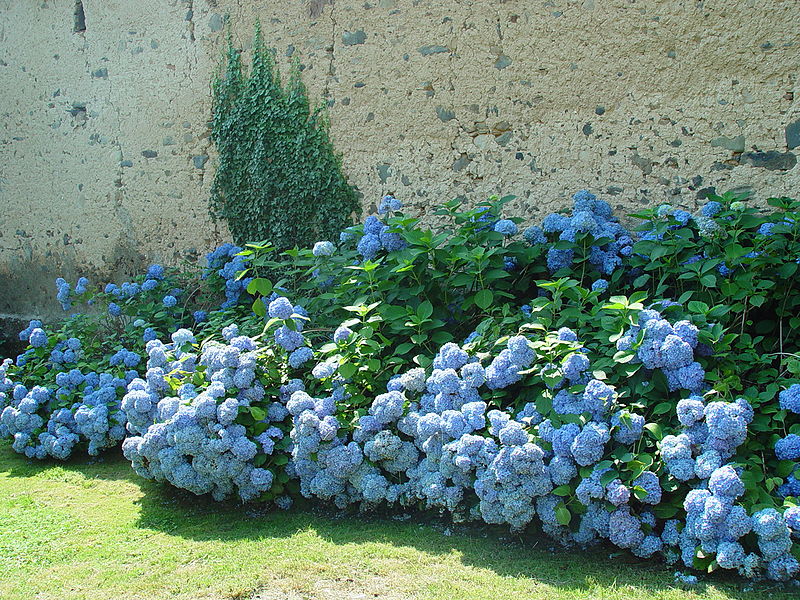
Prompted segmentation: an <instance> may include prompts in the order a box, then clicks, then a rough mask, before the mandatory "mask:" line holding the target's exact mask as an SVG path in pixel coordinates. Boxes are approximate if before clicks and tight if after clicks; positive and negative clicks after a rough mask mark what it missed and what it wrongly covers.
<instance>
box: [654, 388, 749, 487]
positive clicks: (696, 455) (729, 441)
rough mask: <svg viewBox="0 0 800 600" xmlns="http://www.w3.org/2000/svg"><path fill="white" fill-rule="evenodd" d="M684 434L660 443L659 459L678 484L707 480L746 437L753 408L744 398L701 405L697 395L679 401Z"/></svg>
mask: <svg viewBox="0 0 800 600" xmlns="http://www.w3.org/2000/svg"><path fill="white" fill-rule="evenodd" d="M677 412H678V420H679V421H680V423H681V425H683V428H684V429H683V433H681V434H679V435H668V436H666V437H664V439H663V440H661V456H662V457H663V459H664V462H665V463H666V466H667V469H668V471H669V472H670V474H671V475H672V476H673V477H675V478H676V479H678V480H680V481H689V480H691V479H695V478H697V479H703V480H704V479H707V478H708V477H710V476H711V474H712V473H713V472H714V471H715V470H716V469H718V468H720V467H721V466H722V465H723V464H724V462H725V461H727V460H729V459H730V458H731V457H732V456H733V455H734V453H735V452H736V449H737V448H738V447H739V446H740V445H741V444H742V443H743V442H744V441H745V438H746V437H747V426H748V425H749V424H750V422H751V421H752V420H753V409H752V407H751V406H750V404H749V403H748V402H747V401H746V400H745V399H744V398H739V399H738V400H736V402H721V401H716V402H709V403H708V404H704V403H703V399H702V398H701V397H700V396H690V397H689V398H686V399H683V400H681V401H680V402H678V405H677Z"/></svg>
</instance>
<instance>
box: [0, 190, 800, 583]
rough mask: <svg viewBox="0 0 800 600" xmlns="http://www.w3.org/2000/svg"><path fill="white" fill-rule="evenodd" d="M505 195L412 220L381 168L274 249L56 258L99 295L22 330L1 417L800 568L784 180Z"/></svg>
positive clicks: (18, 426)
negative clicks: (662, 201)
mask: <svg viewBox="0 0 800 600" xmlns="http://www.w3.org/2000/svg"><path fill="white" fill-rule="evenodd" d="M510 199H511V198H510V197H506V198H502V199H498V198H491V199H490V200H489V201H487V202H486V203H482V204H479V205H478V206H476V207H474V208H469V209H465V208H463V207H462V206H461V204H460V203H459V202H458V201H453V202H450V203H448V204H446V205H445V206H444V207H443V208H442V209H441V210H440V211H438V215H439V217H440V219H441V222H442V225H441V226H440V227H438V228H437V229H436V230H431V229H426V228H424V227H423V226H422V225H421V223H420V221H419V220H418V219H416V218H413V217H411V216H409V215H407V214H405V213H404V211H403V207H402V203H401V202H400V201H399V200H397V199H396V198H394V197H391V196H387V197H385V198H383V199H382V201H381V203H380V205H379V207H378V214H377V215H370V216H368V217H367V218H366V219H365V220H364V222H363V223H362V224H359V225H356V226H353V227H349V228H348V229H346V230H345V231H344V232H342V235H341V236H340V237H339V238H338V239H336V240H320V241H318V242H317V243H315V244H314V245H313V247H311V248H308V249H294V250H290V251H288V252H286V253H284V255H283V256H280V257H276V256H275V255H274V249H273V248H272V247H271V246H270V245H269V244H267V243H260V244H247V245H245V246H244V247H237V246H232V245H230V244H227V245H224V246H222V247H221V248H219V249H217V250H215V251H214V252H212V253H211V254H209V256H208V257H207V265H208V266H207V268H206V270H205V271H203V273H202V274H201V275H200V276H199V277H195V278H194V279H192V278H191V277H189V276H188V275H184V274H181V273H180V272H174V273H171V272H170V271H169V270H165V269H162V268H161V267H157V266H155V267H151V269H149V270H148V273H147V274H146V275H145V276H143V277H141V278H138V279H136V280H135V281H133V282H129V283H127V284H122V285H120V286H110V287H106V288H105V289H104V290H103V291H102V292H99V293H98V292H96V291H95V292H93V291H92V289H91V286H90V284H89V282H87V281H85V280H79V281H78V282H77V283H76V285H75V286H74V287H73V286H70V284H68V283H67V282H65V281H59V282H58V283H57V293H58V294H57V299H58V301H59V302H60V303H61V304H62V305H64V306H65V307H66V310H70V309H71V307H72V306H74V305H77V304H78V303H79V302H83V301H85V300H89V301H91V302H93V303H94V304H95V310H100V311H101V317H99V318H98V317H97V315H94V316H93V315H92V314H89V315H87V316H80V315H78V316H74V317H70V318H68V319H67V320H65V321H64V322H63V323H62V324H61V325H60V328H59V329H57V330H52V331H51V330H49V329H48V328H46V327H43V326H42V324H41V323H39V322H31V324H30V326H29V327H28V328H26V330H25V331H23V332H22V333H21V337H22V338H24V339H25V341H27V342H28V344H29V348H28V349H27V350H26V351H25V352H24V353H23V354H22V355H20V357H18V359H17V361H16V363H12V362H11V361H8V360H7V361H5V362H4V363H3V365H2V367H0V404H2V413H1V414H0V435H2V436H7V437H10V438H13V445H14V448H15V449H16V450H18V451H20V452H23V453H25V454H26V455H27V456H30V457H34V458H44V457H47V456H51V457H54V458H65V457H66V456H68V455H69V454H70V452H72V451H73V450H74V449H75V448H86V450H87V451H88V452H89V453H90V454H94V453H96V452H98V451H100V450H101V449H103V448H106V447H111V446H115V445H118V444H119V443H120V442H122V445H123V450H124V453H125V456H126V457H128V458H129V459H130V460H131V462H132V464H133V466H134V468H135V469H136V471H137V472H138V473H140V474H141V475H143V476H144V477H147V478H151V479H155V480H158V481H165V482H168V483H170V484H171V485H173V486H175V487H179V488H182V489H185V490H188V491H190V492H193V493H196V494H206V493H209V494H211V495H212V496H213V497H214V498H216V499H222V498H227V497H237V498H239V499H240V500H243V501H250V500H256V499H260V500H264V501H272V502H274V503H275V504H277V505H278V506H283V507H286V506H288V505H289V504H290V502H291V500H292V498H294V499H297V498H298V497H304V498H307V499H315V500H319V501H323V502H332V503H334V504H335V505H336V506H339V507H341V508H346V507H350V506H354V507H359V508H361V509H377V508H380V509H392V508H397V507H403V510H408V509H418V510H436V511H441V512H443V513H446V514H448V515H450V516H452V518H454V519H456V520H459V521H465V520H479V521H483V522H486V523H492V524H503V525H508V526H510V527H511V528H513V529H515V530H523V529H527V530H529V531H531V532H533V531H538V530H541V531H543V532H544V533H546V534H547V535H549V536H550V537H551V538H553V539H554V540H556V541H557V542H558V543H560V544H563V545H566V546H578V547H583V546H587V545H590V544H595V543H601V542H603V543H609V544H612V545H614V546H616V547H618V548H621V549H624V550H626V551H630V552H631V553H633V554H634V555H636V556H639V557H660V558H661V559H662V560H664V561H666V562H667V563H668V564H670V565H676V568H678V569H689V570H702V571H713V570H716V569H725V570H731V571H735V572H737V573H739V574H741V575H742V576H744V577H747V578H750V579H758V578H768V579H773V580H779V581H787V580H791V579H796V577H797V575H798V571H800V564H798V558H800V549H799V547H798V544H797V543H796V540H797V539H798V537H799V536H800V507H798V506H797V504H798V503H797V498H798V496H799V495H800V470H799V469H800V467H799V466H798V462H800V360H798V356H800V352H798V350H800V349H798V348H797V335H796V329H797V328H798V327H800V318H798V317H797V316H796V312H797V302H798V300H797V299H798V295H797V294H796V293H794V291H793V282H792V279H793V276H794V275H795V273H796V271H797V269H798V260H800V258H798V256H800V243H799V242H798V240H799V239H800V235H798V234H799V233H800V230H798V225H797V224H798V218H800V204H798V203H796V202H794V201H792V200H788V199H772V200H770V204H771V205H772V207H773V208H774V209H775V210H774V211H772V212H761V211H759V210H757V209H754V208H748V207H747V206H746V205H745V204H744V203H743V202H742V201H741V199H739V198H736V197H733V196H730V195H726V196H719V197H714V198H711V199H710V200H709V202H708V203H707V204H706V205H705V206H703V207H702V208H701V210H699V211H698V212H697V214H692V213H690V212H688V211H685V210H682V209H679V208H674V207H670V206H661V207H658V208H655V209H652V210H648V211H643V212H642V213H640V214H638V215H636V216H637V217H638V218H639V219H640V223H641V224H640V225H638V226H635V227H632V228H630V229H627V228H626V227H625V226H624V225H623V224H622V223H620V221H619V220H618V219H617V218H616V217H615V216H614V215H613V213H612V210H611V208H610V206H609V205H608V204H607V203H605V202H603V201H602V200H599V199H598V198H597V197H595V196H594V195H593V194H591V193H589V192H587V191H581V192H579V193H577V194H576V195H575V196H574V198H573V206H572V207H571V210H570V211H569V212H568V213H564V214H553V215H548V216H547V217H546V218H545V219H544V221H543V223H542V224H541V226H537V225H530V226H528V227H526V228H525V227H523V223H522V220H521V219H519V218H516V217H512V218H504V216H503V214H502V213H503V208H504V206H505V205H506V204H507V202H508V201H509V200H510ZM289 298H292V299H293V301H290V300H289ZM109 333H111V335H109ZM123 439H124V441H122V440H123ZM676 577H678V579H679V580H680V581H685V582H691V581H695V579H694V576H692V575H685V574H683V573H682V572H681V571H679V572H678V574H677V575H676Z"/></svg>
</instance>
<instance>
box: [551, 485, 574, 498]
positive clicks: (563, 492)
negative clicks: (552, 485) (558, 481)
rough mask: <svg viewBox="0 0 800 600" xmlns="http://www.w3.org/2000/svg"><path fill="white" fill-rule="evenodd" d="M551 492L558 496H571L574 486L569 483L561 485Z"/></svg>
mask: <svg viewBox="0 0 800 600" xmlns="http://www.w3.org/2000/svg"><path fill="white" fill-rule="evenodd" d="M550 493H551V494H554V495H556V496H569V495H570V494H571V493H572V487H570V485H569V484H564V485H560V486H558V487H557V488H556V489H554V490H553V491H552V492H550Z"/></svg>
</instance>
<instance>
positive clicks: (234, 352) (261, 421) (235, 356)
mask: <svg viewBox="0 0 800 600" xmlns="http://www.w3.org/2000/svg"><path fill="white" fill-rule="evenodd" d="M238 333H239V332H238V329H237V327H236V326H235V325H231V326H229V327H227V328H226V331H225V339H226V342H225V343H221V342H215V341H208V342H206V343H205V344H204V345H203V346H202V347H201V348H199V354H198V353H197V352H195V351H194V349H195V347H194V345H195V344H196V340H195V338H194V336H193V335H192V333H191V332H190V331H188V330H186V329H181V330H178V331H177V332H175V333H174V334H173V335H172V343H170V344H164V343H162V342H161V341H159V340H154V341H152V342H150V343H148V348H147V350H148V357H149V358H148V362H147V373H146V377H145V378H144V379H138V378H137V379H134V380H133V381H131V382H130V384H129V385H128V391H127V393H126V394H125V396H124V398H123V401H122V409H123V410H124V411H125V413H126V414H127V416H128V420H129V423H128V429H129V430H130V432H131V433H132V434H134V435H132V436H131V437H128V438H126V439H125V441H124V442H123V444H122V449H123V453H124V454H125V456H126V458H128V460H130V461H131V463H132V465H133V468H134V469H135V470H136V472H137V473H139V474H140V475H142V476H143V477H146V478H148V479H154V480H156V481H167V482H169V483H170V484H171V485H173V486H175V487H178V488H181V489H185V490H188V491H190V492H193V493H195V494H211V495H212V496H213V497H214V498H215V499H217V500H222V499H223V498H227V497H229V496H232V495H234V494H236V495H238V497H239V498H241V499H242V500H244V501H247V500H253V499H255V498H258V497H260V496H261V495H262V494H264V493H265V492H268V491H269V490H270V489H271V488H272V486H273V483H274V482H275V481H276V480H275V473H274V472H273V470H270V469H266V468H263V467H261V466H256V465H255V462H254V459H255V458H256V457H257V456H260V457H261V458H262V462H261V463H260V464H263V458H264V457H268V456H270V455H272V454H273V451H274V449H275V443H276V441H278V440H280V439H281V438H282V437H283V435H284V433H283V431H281V429H279V428H278V427H276V426H275V425H276V424H279V423H280V422H281V421H283V419H284V418H285V417H286V416H287V414H288V413H287V411H286V408H285V406H284V403H285V398H284V399H283V401H282V400H281V399H269V398H267V392H266V388H265V385H264V381H265V380H266V379H267V377H268V376H269V375H268V373H266V372H265V370H264V368H263V364H262V363H260V362H259V356H260V353H261V352H262V351H263V348H261V347H260V345H259V344H258V343H257V342H256V341H255V340H253V339H252V338H249V337H246V336H240V335H238ZM189 349H191V351H189ZM283 396H285V394H284V395H283ZM245 412H247V413H249V415H251V416H252V418H253V419H254V420H256V425H255V428H253V429H251V430H248V428H246V427H245V426H244V425H242V424H240V423H239V422H238V418H239V415H240V414H243V413H245ZM255 430H258V431H259V433H258V434H257V435H255V434H254V431H255Z"/></svg>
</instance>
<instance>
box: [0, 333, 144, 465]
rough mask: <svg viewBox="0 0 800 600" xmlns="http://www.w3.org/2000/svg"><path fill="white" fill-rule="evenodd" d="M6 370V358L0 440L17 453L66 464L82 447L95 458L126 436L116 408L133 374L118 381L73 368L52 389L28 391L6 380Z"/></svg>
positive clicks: (1, 374) (114, 373) (0, 387)
mask: <svg viewBox="0 0 800 600" xmlns="http://www.w3.org/2000/svg"><path fill="white" fill-rule="evenodd" d="M72 345H73V347H74V346H75V344H72ZM53 352H57V350H53ZM66 352H74V350H73V349H69V350H67V351H66ZM10 365H11V362H10V360H8V359H7V360H6V361H5V362H4V363H3V365H2V367H1V368H0V381H1V383H0V407H2V412H0V438H5V437H9V438H13V444H12V448H13V449H14V450H15V451H16V452H19V453H20V454H24V455H25V456H27V457H29V458H37V459H43V458H45V457H48V456H50V457H52V458H56V459H60V460H64V459H66V458H68V457H69V456H70V454H71V453H72V451H73V450H74V449H75V448H76V447H77V446H79V445H80V446H81V447H84V446H85V447H86V451H87V452H88V453H89V454H90V455H92V456H94V455H97V454H99V453H100V452H101V451H102V450H104V449H106V448H110V447H113V446H116V445H118V444H119V443H120V441H121V440H122V439H123V438H124V437H125V424H126V420H125V415H124V413H122V412H121V410H120V406H119V404H120V398H121V396H122V393H123V391H124V389H125V386H126V385H127V382H128V381H130V380H131V379H132V378H133V377H134V376H135V375H136V371H127V372H125V373H124V376H119V375H121V373H120V372H119V370H118V369H111V370H110V372H104V373H96V372H89V373H83V372H81V371H80V370H79V369H77V368H73V369H71V370H69V371H67V370H64V371H60V372H58V373H57V375H56V377H55V385H54V386H53V387H45V386H41V385H37V386H33V387H32V388H31V389H28V388H27V387H25V386H24V385H22V384H21V383H14V382H13V381H12V379H11V378H10V377H9V374H8V370H9V367H10Z"/></svg>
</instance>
